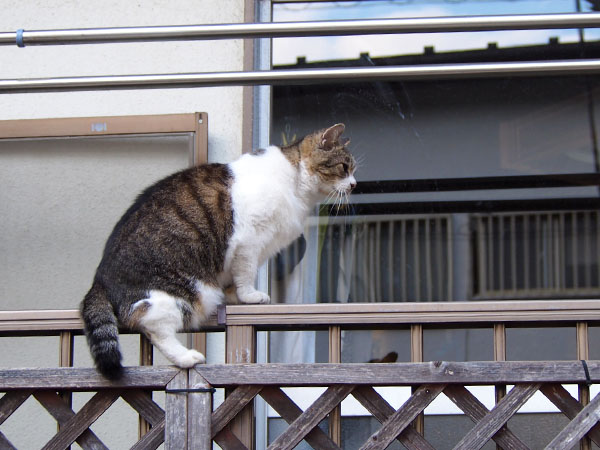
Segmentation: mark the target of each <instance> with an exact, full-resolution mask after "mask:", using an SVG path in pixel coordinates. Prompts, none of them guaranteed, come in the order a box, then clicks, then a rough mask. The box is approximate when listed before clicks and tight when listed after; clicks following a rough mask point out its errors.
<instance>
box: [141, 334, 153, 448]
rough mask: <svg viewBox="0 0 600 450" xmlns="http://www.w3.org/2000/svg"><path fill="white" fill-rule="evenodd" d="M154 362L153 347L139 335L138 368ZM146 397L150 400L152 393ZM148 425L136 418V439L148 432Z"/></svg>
mask: <svg viewBox="0 0 600 450" xmlns="http://www.w3.org/2000/svg"><path fill="white" fill-rule="evenodd" d="M153 362H154V355H153V347H152V343H151V342H150V340H149V339H148V338H147V337H146V336H144V335H143V334H140V366H151V365H152V363H153ZM147 395H148V397H149V398H150V399H152V391H150V392H148V393H147ZM150 428H151V426H150V423H149V422H148V421H147V420H146V419H144V418H143V417H142V416H139V418H138V438H140V439H141V438H142V436H144V435H145V434H146V433H148V432H149V431H150Z"/></svg>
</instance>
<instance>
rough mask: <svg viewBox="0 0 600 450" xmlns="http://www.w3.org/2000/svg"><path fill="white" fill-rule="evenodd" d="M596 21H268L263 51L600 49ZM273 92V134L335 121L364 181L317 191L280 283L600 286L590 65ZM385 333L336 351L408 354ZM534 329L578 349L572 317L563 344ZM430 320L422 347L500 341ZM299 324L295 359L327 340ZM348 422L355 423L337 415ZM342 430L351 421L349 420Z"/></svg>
mask: <svg viewBox="0 0 600 450" xmlns="http://www.w3.org/2000/svg"><path fill="white" fill-rule="evenodd" d="M597 9H598V5H597V2H594V1H584V0H541V1H527V0H510V1H509V0H464V1H446V0H414V1H408V2H407V1H377V0H374V1H362V2H361V1H358V2H343V1H340V2H297V1H294V2H285V1H274V2H273V20H274V21H277V22H279V21H282V22H283V21H308V20H341V19H357V18H363V19H365V18H408V17H447V16H455V17H457V16H489V15H506V14H513V15H517V14H550V13H586V12H590V11H595V10H597ZM599 39H600V31H599V30H596V29H585V30H583V29H551V30H519V31H494V32H470V33H465V32H459V33H428V34H404V35H402V34H398V35H370V36H340V37H312V38H293V39H274V40H273V66H274V68H277V69H289V70H294V69H307V68H330V67H356V66H375V67H377V66H402V65H411V66H414V65H436V64H440V65H442V64H479V63H486V62H529V63H531V64H533V65H535V64H543V63H544V62H548V61H557V60H561V61H563V60H575V59H587V58H589V59H592V58H598V56H599V55H600V40H599ZM272 100H273V102H272V111H273V113H272V127H271V142H273V143H274V144H287V143H290V142H291V141H293V140H295V139H297V138H298V137H300V136H303V135H304V134H306V133H308V132H310V131H312V130H315V129H319V128H323V127H326V126H329V125H331V124H333V123H338V122H343V123H345V125H346V130H347V131H346V133H347V135H348V137H349V138H350V139H351V148H352V150H353V153H354V154H355V156H356V157H357V159H358V160H359V165H358V170H357V172H356V178H357V179H358V181H359V184H358V187H357V189H356V190H355V192H354V194H353V195H352V196H351V198H350V202H349V204H348V205H347V206H346V207H344V208H341V209H338V208H333V207H331V206H330V205H322V206H321V207H320V208H319V209H318V211H315V214H314V216H313V217H312V218H311V220H310V222H309V224H308V226H307V228H306V231H305V233H304V235H303V237H302V238H300V239H299V240H298V241H297V242H295V243H294V244H293V245H292V246H291V247H290V248H289V249H288V250H286V251H285V252H283V253H282V254H281V255H279V256H278V257H277V258H275V259H274V260H273V261H272V262H271V274H272V276H271V292H272V298H273V301H275V302H280V303H364V302H368V303H373V302H375V303H376V302H448V301H482V300H484V301H489V300H494V301H495V300H520V301H527V300H529V299H547V300H549V301H552V300H568V299H575V298H594V297H596V296H598V295H599V294H600V263H599V255H600V237H599V233H600V218H599V217H598V209H599V208H598V207H599V206H600V199H599V195H598V194H599V190H598V185H599V181H600V175H599V167H600V156H599V153H598V126H599V118H600V116H599V114H600V111H598V107H599V105H600V103H599V102H600V79H599V78H598V77H597V76H586V75H577V76H573V75H570V76H544V75H543V74H539V73H536V71H535V70H534V71H532V72H530V73H529V74H523V73H521V74H518V75H516V74H515V75H511V76H494V77H486V78H463V79H456V78H454V79H449V78H445V77H444V76H441V77H439V78H437V79H427V80H424V79H422V80H410V81H400V80H385V81H370V82H360V81H358V82H332V83H323V84H308V85H294V86H290V85H288V86H274V87H273V88H272ZM526 331H529V330H526ZM390 333H392V331H391V330H387V331H385V332H383V333H382V332H381V331H374V332H372V331H367V330H364V331H363V330H361V331H344V330H342V348H343V358H344V361H356V362H359V361H360V362H365V361H368V360H371V359H378V358H382V357H384V356H385V354H386V353H387V352H389V351H394V352H396V353H399V354H400V355H404V353H403V351H404V350H403V349H404V344H403V341H402V339H400V338H397V337H396V336H392V334H390ZM519 333H520V331H519V330H510V332H509V333H508V338H509V339H508V344H509V345H510V346H512V348H508V354H509V357H510V358H513V359H514V358H516V359H521V357H520V356H518V354H519V345H520V344H519V343H518V342H514V337H515V336H519ZM532 333H533V334H534V335H535V336H537V338H536V339H533V340H531V347H532V348H531V349H528V351H531V352H534V353H537V354H543V355H544V358H545V359H564V358H565V352H566V353H568V354H569V355H570V356H567V357H568V358H571V357H573V358H575V356H573V355H574V353H573V352H574V345H575V344H574V342H572V341H573V339H571V338H572V337H573V336H571V335H570V334H569V339H567V340H565V341H564V342H565V346H566V347H568V348H566V347H564V346H563V347H560V348H557V347H556V346H553V344H552V342H553V341H552V340H551V339H545V338H544V336H545V334H544V333H549V334H552V333H553V331H551V330H550V331H548V330H541V331H540V330H534V331H532ZM569 333H570V332H569ZM283 334H284V335H285V333H283ZM307 334H309V333H307ZM521 334H523V333H521ZM558 334H560V333H558ZM359 335H360V336H361V337H360V339H356V337H357V336H359ZM560 335H561V336H562V334H560ZM382 336H385V339H383V341H382V338H381V337H382ZM283 337H284V336H278V338H277V340H278V342H277V345H274V346H272V347H271V356H272V357H275V356H276V353H277V351H283V350H277V351H275V350H274V349H276V348H280V349H283V348H284V347H285V345H283V344H282V342H284V341H283V340H282V338H283ZM424 338H425V339H424V342H425V344H426V345H425V348H426V352H425V354H424V358H425V359H426V360H433V359H446V360H456V359H459V360H476V359H493V349H492V331H491V330H490V329H478V330H462V329H455V330H450V331H444V330H439V329H432V330H427V329H425V330H424ZM521 338H523V336H520V337H517V341H520V339H521ZM290 339H291V338H290ZM294 339H295V340H294V349H296V350H294V351H295V352H296V354H297V355H303V358H304V360H305V361H307V362H309V361H315V360H316V357H317V356H316V355H318V354H321V353H322V352H320V351H319V350H318V349H315V348H316V346H318V343H319V339H318V338H315V336H312V337H311V338H310V339H308V338H305V340H304V341H303V342H304V346H302V345H301V344H299V341H298V339H297V337H295V338H294ZM272 342H274V341H272ZM382 342H385V345H382ZM286 348H287V347H286ZM307 348H308V350H307ZM299 349H302V350H299ZM457 355H459V356H458V357H457ZM298 357H300V356H298ZM399 360H405V356H401V357H400V359H399ZM485 395H487V397H490V398H491V397H493V392H491V391H490V392H488V393H487V394H485ZM485 395H484V397H485ZM442 409H443V408H442ZM548 411H549V410H548V409H547V408H545V407H544V406H539V407H538V406H535V405H533V406H532V408H531V412H535V413H547V412H548ZM344 420H346V422H343V423H346V424H349V423H351V422H352V421H353V420H354V421H356V420H359V418H357V417H354V418H347V419H344ZM361 420H362V419H361ZM365 420H366V419H365ZM457 420H458V418H456V419H455V418H454V417H453V416H447V415H444V414H443V413H440V414H438V415H435V414H430V417H429V418H427V419H426V420H425V422H426V424H427V423H433V422H437V423H445V422H444V421H446V422H447V423H448V424H454V425H448V427H451V426H456V424H457ZM461 420H462V419H461ZM550 422H551V421H550ZM550 422H548V423H546V422H545V421H543V420H542V421H541V422H540V423H541V425H540V430H541V431H540V432H541V433H542V434H544V433H546V431H547V430H550V429H551V428H552V425H551V423H550ZM352 429H354V430H357V429H360V427H356V426H352V427H348V428H344V430H345V431H344V433H349V432H350V431H349V430H352ZM544 430H546V431H544ZM430 433H431V431H430ZM546 434H547V433H546ZM550 435H551V434H550ZM429 437H432V435H430V436H429ZM432 439H433V437H432ZM532 439H533V438H532ZM536 439H537V438H536ZM343 440H344V442H346V443H349V442H352V437H351V436H350V435H346V434H344V437H343ZM534 441H535V439H533V440H532V442H534ZM440 442H441V441H440ZM535 442H537V444H540V445H541V443H542V441H540V440H538V441H535ZM537 444H535V443H534V444H533V446H534V447H536V446H537ZM348 448H350V447H348ZM440 448H444V447H443V445H442V447H440Z"/></svg>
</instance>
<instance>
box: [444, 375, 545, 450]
mask: <svg viewBox="0 0 600 450" xmlns="http://www.w3.org/2000/svg"><path fill="white" fill-rule="evenodd" d="M539 388H540V385H539V384H519V385H517V386H515V387H514V388H513V389H512V390H511V391H510V392H509V393H508V394H506V397H504V398H503V399H502V400H500V402H499V403H498V404H497V405H496V407H495V408H494V409H492V410H491V411H490V412H489V413H488V414H487V415H486V416H485V417H483V418H482V419H481V420H480V421H479V422H478V423H477V426H476V427H474V428H472V429H471V431H469V432H468V433H467V434H466V435H465V436H464V437H463V438H462V439H461V440H460V442H459V443H458V444H456V446H455V447H454V448H455V449H456V450H470V449H473V450H475V449H477V450H479V449H480V448H481V447H483V445H484V444H485V443H486V442H487V441H489V440H490V439H491V438H492V436H494V435H495V434H496V433H497V432H498V431H499V430H500V428H502V426H504V424H505V423H506V422H508V419H510V418H511V417H512V416H513V415H514V414H515V413H516V412H517V411H518V410H519V409H520V408H521V407H522V406H523V405H524V404H525V403H526V402H527V400H529V399H530V398H531V396H532V395H533V394H535V393H536V392H537V391H538V389H539Z"/></svg>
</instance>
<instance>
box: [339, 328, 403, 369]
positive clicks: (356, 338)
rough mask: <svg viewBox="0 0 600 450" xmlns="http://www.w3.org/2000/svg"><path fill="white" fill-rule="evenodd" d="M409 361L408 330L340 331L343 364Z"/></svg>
mask: <svg viewBox="0 0 600 450" xmlns="http://www.w3.org/2000/svg"><path fill="white" fill-rule="evenodd" d="M403 361H410V331H409V330H342V362H343V363H364V362H372V363H393V362H403Z"/></svg>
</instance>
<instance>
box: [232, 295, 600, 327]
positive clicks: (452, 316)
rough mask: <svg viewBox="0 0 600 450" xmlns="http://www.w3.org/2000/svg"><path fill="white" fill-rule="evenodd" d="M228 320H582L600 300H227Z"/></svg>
mask: <svg viewBox="0 0 600 450" xmlns="http://www.w3.org/2000/svg"><path fill="white" fill-rule="evenodd" d="M226 315H227V325H254V326H256V327H258V329H263V328H265V329H266V328H268V329H274V328H286V329H289V328H290V327H294V326H296V327H298V328H303V327H304V328H306V327H307V324H310V325H309V327H308V328H315V327H318V326H321V327H324V328H326V327H328V326H331V325H344V326H352V325H355V326H361V325H366V324H370V325H375V324H380V325H385V324H425V323H444V324H449V323H453V324H471V325H473V324H476V323H480V324H490V323H498V322H504V323H536V322H538V323H539V322H556V321H559V322H578V321H592V320H595V321H597V320H600V300H553V301H552V302H548V301H537V300H533V301H526V302H524V301H502V302H493V301H489V302H487V301H486V302H438V303H412V302H411V303H345V304H335V303H329V304H326V303H321V304H310V305H308V304H304V305H295V304H277V305H227V307H226Z"/></svg>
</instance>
